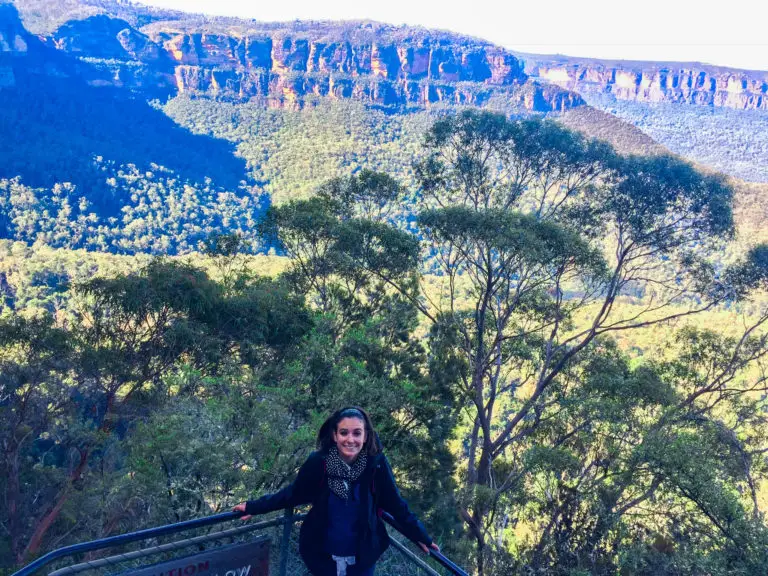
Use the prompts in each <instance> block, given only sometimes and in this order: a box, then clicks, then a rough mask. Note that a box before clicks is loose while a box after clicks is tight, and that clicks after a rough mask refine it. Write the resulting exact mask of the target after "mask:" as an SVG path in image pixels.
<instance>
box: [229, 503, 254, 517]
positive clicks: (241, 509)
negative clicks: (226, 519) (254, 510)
mask: <svg viewBox="0 0 768 576" xmlns="http://www.w3.org/2000/svg"><path fill="white" fill-rule="evenodd" d="M232 512H245V502H240V504H238V505H237V506H235V507H234V508H232ZM251 518H253V516H251V515H250V514H246V515H245V516H241V517H240V520H250V519H251Z"/></svg>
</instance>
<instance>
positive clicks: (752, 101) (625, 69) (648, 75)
mask: <svg viewBox="0 0 768 576" xmlns="http://www.w3.org/2000/svg"><path fill="white" fill-rule="evenodd" d="M517 56H518V57H519V58H520V59H521V60H522V61H523V62H524V63H525V72H526V73H527V74H529V75H530V76H531V77H533V78H539V79H541V80H545V81H549V82H552V83H554V84H557V85H559V86H562V87H564V88H567V89H569V90H574V91H576V92H578V93H579V94H585V93H600V94H610V95H611V96H613V97H614V98H616V99H617V100H630V101H633V102H645V103H658V102H664V103H674V104H693V105H697V106H713V107H717V108H719V107H723V108H734V109H736V110H765V111H768V71H756V70H740V69H737V68H728V67H725V66H713V65H710V64H702V63H700V62H642V61H632V60H598V59H594V58H575V57H571V56H560V55H556V56H544V55H540V54H524V53H517Z"/></svg>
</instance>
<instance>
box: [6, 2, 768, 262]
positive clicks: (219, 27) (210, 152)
mask: <svg viewBox="0 0 768 576" xmlns="http://www.w3.org/2000/svg"><path fill="white" fill-rule="evenodd" d="M542 58H544V57H542ZM532 62H533V60H532V58H531V57H530V55H526V56H521V55H515V54H513V53H511V52H509V51H507V50H504V49H502V48H500V47H498V46H494V45H492V44H490V43H488V42H485V41H483V40H480V39H476V38H470V37H466V36H461V35H458V34H453V33H449V32H441V31H431V30H425V29H423V28H414V27H406V26H389V25H385V24H379V23H375V22H344V23H333V22H293V23H277V24H264V23H259V22H254V21H250V20H242V19H234V18H209V17H206V16H202V15H194V14H184V13H180V12H174V11H168V10H157V9H153V8H148V7H144V6H141V5H137V4H133V3H131V2H125V1H111V0H15V1H14V2H13V3H12V4H10V3H8V2H3V0H0V100H2V106H0V237H9V238H14V239H18V240H23V241H26V242H29V243H33V242H43V243H46V244H50V245H53V246H61V247H68V248H80V247H85V248H89V249H94V250H104V251H111V252H120V253H136V252H154V253H178V252H188V251H190V250H194V249H196V248H197V247H198V246H199V243H200V241H201V240H203V239H204V238H205V237H206V236H207V235H208V234H210V233H212V232H226V231H237V232H241V233H243V234H244V235H252V234H253V231H254V229H255V224H256V222H257V221H258V219H259V217H260V215H261V213H262V211H263V210H264V209H265V208H266V206H267V205H268V204H269V203H270V202H284V201H286V200H289V199H291V198H297V197H306V196H307V195H309V194H311V193H312V191H313V190H314V189H315V188H316V187H317V186H318V185H319V184H320V183H321V182H323V181H325V180H326V179H328V178H331V177H334V176H338V175H343V174H350V173H354V172H355V171H358V170H360V169H362V168H371V169H375V170H382V171H385V172H388V173H390V174H392V175H394V176H395V177H397V178H398V179H399V180H400V181H402V182H403V183H404V184H405V185H406V186H409V187H412V185H413V183H414V180H413V170H412V162H413V160H414V159H415V158H416V157H417V156H418V154H419V153H420V149H421V148H420V142H421V140H422V138H423V134H424V132H425V130H426V129H427V127H428V126H429V125H430V124H431V123H432V122H433V121H434V119H435V118H436V117H439V116H440V115H442V114H446V113H450V112H452V111H455V110H458V109H461V108H463V107H465V106H471V105H476V106H484V107H487V108H490V109H494V110H498V111H503V112H505V113H507V114H511V115H526V114H546V115H550V116H552V117H555V118H557V119H558V120H559V121H561V122H562V123H564V124H566V125H567V126H570V127H572V128H574V129H577V130H580V131H582V132H584V133H586V134H588V135H590V136H593V137H597V138H601V139H604V140H607V141H609V142H611V143H612V144H613V145H614V146H615V147H616V148H617V149H618V150H619V151H621V152H625V153H643V154H653V153H658V152H664V151H666V149H667V148H669V149H671V150H673V151H675V152H678V153H681V154H683V155H685V156H687V157H689V158H692V159H694V160H697V161H698V162H700V163H701V164H705V165H707V166H710V167H714V168H716V169H718V170H722V171H724V172H727V173H729V174H732V175H738V176H741V177H742V178H744V179H747V180H752V181H757V182H759V181H763V180H764V181H768V162H762V159H764V158H768V144H766V143H765V142H762V140H764V138H762V136H761V135H762V134H765V133H768V115H767V114H766V113H765V111H764V110H763V109H762V108H760V107H756V108H755V109H753V110H736V109H731V108H725V107H723V106H715V104H714V102H715V100H714V99H713V100H712V102H711V103H710V104H709V105H704V104H703V103H702V102H703V101H702V102H698V103H691V104H686V103H685V102H683V101H682V100H680V99H678V100H676V101H674V102H666V101H662V102H651V103H649V102H644V101H639V100H620V99H617V95H616V94H619V93H618V92H616V94H614V90H613V88H610V89H607V88H605V87H604V88H603V89H594V90H593V89H586V88H584V93H583V94H584V95H583V97H582V95H579V94H577V92H576V91H574V90H572V89H569V88H563V87H561V86H558V85H557V84H556V83H554V82H553V81H552V77H551V75H549V76H548V75H547V74H546V73H545V74H543V76H541V71H542V70H552V68H545V67H544V66H543V65H542V66H541V67H536V66H534V65H533V64H532ZM542 62H543V60H542ZM614 64H615V63H614ZM592 65H593V66H598V65H597V64H594V63H593V64H592ZM605 65H607V64H605ZM617 65H618V64H617ZM712 73H714V72H712ZM537 74H538V75H540V76H541V77H538V78H537V77H536V75H537ZM613 77H616V75H615V74H614V76H613ZM642 77H643V75H642V73H641V78H642ZM575 87H576V88H578V89H579V90H581V89H582V87H581V85H578V86H576V85H575ZM592 88H594V87H592ZM747 116H749V122H747V121H746V118H747ZM763 128H765V129H763ZM739 139H741V140H740V141H738V140H739ZM734 140H737V145H734ZM740 189H743V190H744V191H745V192H744V195H743V198H744V199H748V200H745V201H744V202H742V203H741V204H740V210H741V212H740V214H742V215H748V214H755V213H756V212H755V211H754V210H750V209H749V207H748V203H760V204H761V205H766V206H768V202H766V201H765V196H766V195H768V190H767V189H766V188H765V187H761V186H744V187H742V188H740ZM759 213H761V214H762V210H761V211H759ZM750 227H751V229H755V228H757V227H759V223H758V222H757V221H756V220H755V219H754V218H751V219H750Z"/></svg>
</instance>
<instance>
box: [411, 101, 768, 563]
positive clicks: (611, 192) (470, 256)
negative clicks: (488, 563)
mask: <svg viewBox="0 0 768 576" xmlns="http://www.w3.org/2000/svg"><path fill="white" fill-rule="evenodd" d="M425 147H426V157H425V159H424V160H423V161H421V162H420V163H419V164H418V166H417V177H418V180H419V182H420V184H421V193H422V209H421V211H420V213H419V215H418V223H419V230H420V234H421V238H422V245H423V248H424V249H425V251H426V253H427V254H428V255H429V260H428V262H429V263H430V265H431V270H432V271H433V272H435V273H437V274H439V275H440V276H441V277H442V278H443V279H444V286H445V290H444V294H443V295H442V298H441V299H431V300H429V301H426V302H425V301H422V304H421V307H422V310H423V312H424V314H425V316H427V317H428V318H430V319H431V320H432V321H433V322H435V323H436V324H440V325H445V326H448V327H450V329H451V330H452V331H453V332H454V333H455V343H456V346H457V351H458V352H457V353H458V356H459V357H460V358H461V360H462V361H463V366H464V370H463V371H462V372H461V374H460V385H459V390H460V393H461V396H462V398H463V399H464V401H465V407H466V414H467V419H468V424H469V426H468V438H467V449H466V463H467V468H466V473H465V474H466V475H465V479H466V480H465V488H466V493H465V497H466V499H465V506H464V507H463V508H462V510H461V514H462V517H463V518H464V520H465V522H466V523H467V525H468V527H469V529H470V531H471V533H472V534H473V536H474V538H475V540H476V542H477V548H478V556H477V563H478V572H479V573H481V574H482V573H484V556H485V555H484V549H485V547H486V546H487V544H488V542H489V540H490V541H491V542H494V538H492V536H493V535H498V534H499V531H500V530H501V528H502V527H503V523H504V518H505V515H504V514H501V515H495V512H496V511H497V505H498V503H499V501H500V500H501V499H502V498H503V497H504V496H505V494H507V493H509V492H510V491H511V490H513V489H514V488H516V487H517V486H519V484H520V482H522V481H524V479H525V478H526V475H527V474H529V473H530V472H531V470H530V468H529V463H530V462H532V461H535V460H536V459H533V460H532V459H531V458H530V457H529V456H530V450H531V448H532V446H531V442H530V440H531V439H532V438H533V437H534V436H535V435H537V434H538V433H539V432H540V431H541V430H542V429H543V428H545V427H548V426H549V425H550V424H551V422H552V420H553V419H554V418H556V417H557V413H558V410H560V409H562V405H561V404H559V403H558V397H559V394H560V392H561V391H562V387H563V386H564V382H565V380H566V379H567V376H568V373H569V371H570V370H572V369H573V368H574V366H576V365H578V364H580V363H582V362H583V361H584V358H585V357H586V356H588V355H590V354H592V348H593V347H594V346H595V345H597V342H598V341H599V339H601V338H605V337H607V336H610V335H611V334H617V333H621V332H626V331H631V330H637V329H641V328H647V327H649V326H653V325H659V324H663V323H666V322H669V321H670V320H673V319H680V318H684V317H687V316H691V315H693V314H697V313H701V312H704V311H707V310H709V309H711V308H713V307H715V306H717V305H718V304H720V303H722V302H724V301H726V300H729V299H735V298H737V297H739V296H743V295H744V292H745V290H746V289H747V287H746V286H745V282H742V281H741V280H739V278H738V274H736V273H735V272H734V273H731V274H730V275H729V274H722V273H718V271H717V270H716V269H715V267H714V265H713V263H712V260H713V258H712V257H713V256H717V255H718V252H717V250H718V247H720V246H722V243H723V242H724V241H726V240H728V239H729V238H730V237H731V235H732V233H733V219H732V214H731V202H732V190H731V188H730V187H729V186H728V185H727V184H726V183H725V181H724V180H723V179H722V178H721V177H720V176H717V175H705V174H702V173H700V172H698V171H697V170H695V169H694V168H693V167H692V166H690V165H689V164H687V163H685V162H683V161H682V160H679V159H676V158H673V157H670V156H654V157H622V156H619V155H617V154H616V153H614V151H613V150H612V149H611V148H610V147H609V146H608V145H606V144H603V143H600V142H597V141H593V140H588V139H586V138H584V137H583V136H580V135H578V134H575V133H573V132H570V131H568V130H566V129H564V128H562V127H560V126H559V125H557V124H555V123H552V122H549V121H542V120H518V121H510V120H507V119H506V118H504V117H503V116H500V115H494V114H490V113H483V112H473V111H468V112H465V113H462V114H460V115H457V116H454V117H449V118H446V119H443V120H440V121H439V122H437V123H436V124H435V125H434V126H433V127H432V129H431V130H430V131H429V133H428V135H427V138H426V143H425ZM753 256H755V254H753ZM753 260H755V259H754V258H753ZM758 260H759V259H758ZM744 266H746V267H747V268H749V269H750V270H752V272H753V275H754V274H756V275H757V277H760V274H763V270H764V268H762V267H761V264H760V262H759V261H757V262H756V263H755V262H754V261H753V263H752V264H751V265H746V264H745V265H744ZM755 270H756V272H755ZM753 280H754V278H753ZM746 284H748V283H746ZM753 284H754V282H753ZM622 297H624V298H625V299H624V301H623V302H622V301H621V298H622ZM633 299H634V302H633ZM633 303H636V305H634V306H630V304H633ZM553 408H556V409H553ZM581 425H582V426H584V425H585V424H583V423H582V424H581ZM579 426H580V424H578V421H575V422H573V423H572V424H571V425H570V426H565V427H563V428H561V429H560V430H559V431H558V432H559V434H555V435H550V437H549V438H548V443H549V446H554V447H556V446H560V445H561V444H563V443H564V442H567V441H568V439H570V438H572V437H573V436H574V435H576V434H578V433H579V432H580V429H579ZM550 434H551V430H550ZM651 484H653V481H651ZM496 540H497V541H498V539H496Z"/></svg>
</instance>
